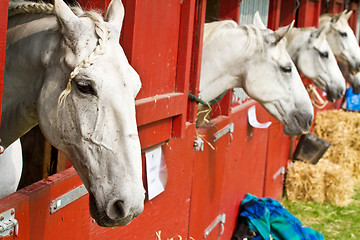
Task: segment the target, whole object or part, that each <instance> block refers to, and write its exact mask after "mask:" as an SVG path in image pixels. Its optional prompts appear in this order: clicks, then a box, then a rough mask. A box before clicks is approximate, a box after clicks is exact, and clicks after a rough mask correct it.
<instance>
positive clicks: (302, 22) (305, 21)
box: [297, 0, 321, 27]
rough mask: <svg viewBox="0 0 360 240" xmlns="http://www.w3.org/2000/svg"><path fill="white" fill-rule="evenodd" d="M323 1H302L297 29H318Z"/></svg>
mask: <svg viewBox="0 0 360 240" xmlns="http://www.w3.org/2000/svg"><path fill="white" fill-rule="evenodd" d="M320 10H321V1H312V0H302V1H301V4H300V7H299V16H298V19H297V21H298V25H297V27H318V25H319V17H320Z"/></svg>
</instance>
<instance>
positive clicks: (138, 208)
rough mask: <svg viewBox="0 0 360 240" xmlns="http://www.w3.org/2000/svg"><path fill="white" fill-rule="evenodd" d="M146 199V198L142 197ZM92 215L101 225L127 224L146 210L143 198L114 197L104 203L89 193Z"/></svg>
mask: <svg viewBox="0 0 360 240" xmlns="http://www.w3.org/2000/svg"><path fill="white" fill-rule="evenodd" d="M142 199H144V198H142ZM89 206H90V215H91V217H92V218H94V219H95V221H96V223H97V224H98V225H99V226H101V227H116V226H125V225H128V224H130V223H131V221H132V220H133V219H134V218H135V217H137V216H139V215H140V214H141V213H142V211H143V210H144V203H143V200H142V201H140V202H138V203H137V202H134V201H133V199H131V198H129V199H120V198H119V199H117V198H114V199H112V200H110V201H107V202H106V203H104V204H103V205H100V204H99V203H97V200H96V199H95V197H94V195H93V194H89Z"/></svg>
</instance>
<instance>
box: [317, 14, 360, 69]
mask: <svg viewBox="0 0 360 240" xmlns="http://www.w3.org/2000/svg"><path fill="white" fill-rule="evenodd" d="M351 14H352V11H349V12H347V11H346V10H345V11H343V12H342V13H339V14H325V15H322V16H320V19H319V26H320V27H321V26H324V25H325V24H327V23H328V22H330V30H329V31H328V32H327V40H328V42H329V45H330V47H331V50H332V51H333V53H334V55H335V57H336V59H337V60H338V61H339V62H343V63H346V64H347V65H348V66H349V70H350V72H351V73H355V72H358V71H359V70H360V48H359V45H358V42H357V40H356V37H355V35H354V32H353V31H352V29H351V28H350V26H349V24H348V20H349V18H350V16H351Z"/></svg>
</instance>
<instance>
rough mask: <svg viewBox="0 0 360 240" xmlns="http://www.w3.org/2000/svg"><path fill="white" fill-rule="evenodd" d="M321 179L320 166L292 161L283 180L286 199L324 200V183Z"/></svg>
mask: <svg viewBox="0 0 360 240" xmlns="http://www.w3.org/2000/svg"><path fill="white" fill-rule="evenodd" d="M320 161H321V160H320ZM320 161H319V162H318V164H320ZM323 179H324V171H323V169H322V168H319V167H316V165H313V164H310V163H305V162H301V161H295V162H293V163H292V164H290V165H289V167H288V169H287V176H286V182H285V188H286V194H287V197H288V199H289V200H290V201H315V202H320V203H322V202H324V200H325V184H324V181H323Z"/></svg>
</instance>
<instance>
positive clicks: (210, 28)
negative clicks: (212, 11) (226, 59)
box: [203, 20, 238, 46]
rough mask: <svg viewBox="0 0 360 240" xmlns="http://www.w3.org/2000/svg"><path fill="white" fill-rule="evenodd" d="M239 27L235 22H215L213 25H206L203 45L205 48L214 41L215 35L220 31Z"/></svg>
mask: <svg viewBox="0 0 360 240" xmlns="http://www.w3.org/2000/svg"><path fill="white" fill-rule="evenodd" d="M237 27H238V25H237V23H236V22H235V21H232V20H224V21H215V22H211V23H206V24H205V26H204V36H203V45H204V46H205V45H206V44H207V43H208V42H210V41H211V40H212V38H213V37H214V35H215V34H216V33H217V32H218V31H219V30H220V29H233V28H237Z"/></svg>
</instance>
